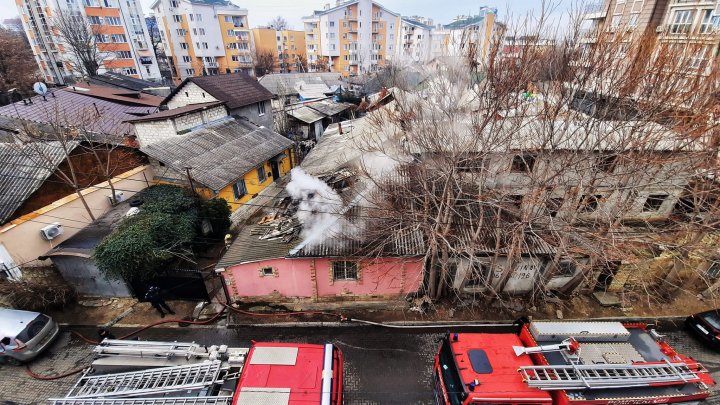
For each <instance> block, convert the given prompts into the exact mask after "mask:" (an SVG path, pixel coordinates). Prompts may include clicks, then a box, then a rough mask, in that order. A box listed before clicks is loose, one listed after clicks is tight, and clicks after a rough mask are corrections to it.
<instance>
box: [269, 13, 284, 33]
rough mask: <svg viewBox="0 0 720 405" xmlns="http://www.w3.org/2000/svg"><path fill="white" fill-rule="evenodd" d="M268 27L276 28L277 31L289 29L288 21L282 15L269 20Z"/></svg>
mask: <svg viewBox="0 0 720 405" xmlns="http://www.w3.org/2000/svg"><path fill="white" fill-rule="evenodd" d="M268 28H271V29H274V30H275V31H284V30H286V29H288V23H287V21H286V20H285V19H284V18H282V17H281V16H277V17H275V18H273V19H272V20H271V21H270V22H268Z"/></svg>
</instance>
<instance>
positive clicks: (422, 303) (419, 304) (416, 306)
mask: <svg viewBox="0 0 720 405" xmlns="http://www.w3.org/2000/svg"><path fill="white" fill-rule="evenodd" d="M411 305H412V306H411V307H410V311H416V312H420V313H421V314H425V313H427V312H428V310H429V309H430V307H431V305H432V300H431V299H430V297H428V296H427V295H423V296H422V297H420V298H415V299H414V300H412V304H411Z"/></svg>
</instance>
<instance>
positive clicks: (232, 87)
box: [165, 73, 273, 110]
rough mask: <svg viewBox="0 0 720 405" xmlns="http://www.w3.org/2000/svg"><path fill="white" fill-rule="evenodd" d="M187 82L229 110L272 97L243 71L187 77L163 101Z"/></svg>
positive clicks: (168, 98)
mask: <svg viewBox="0 0 720 405" xmlns="http://www.w3.org/2000/svg"><path fill="white" fill-rule="evenodd" d="M189 82H192V83H195V84H196V85H198V86H200V87H201V88H202V89H203V90H205V91H206V92H208V94H210V95H211V96H213V97H215V98H216V99H218V100H220V101H223V102H225V105H227V107H228V108H229V109H231V110H234V109H236V108H240V107H244V106H246V105H250V104H255V103H257V102H260V101H265V100H270V99H271V98H273V94H272V93H270V92H269V91H268V90H267V89H266V88H265V87H263V86H261V85H260V83H258V81H257V80H255V78H253V77H250V76H248V75H247V74H245V73H229V74H224V75H213V76H196V77H188V78H187V79H185V80H184V81H183V82H182V83H181V84H180V85H179V86H178V87H177V88H176V89H175V90H173V91H172V93H170V95H169V96H167V98H165V103H167V102H168V101H169V100H170V99H172V98H173V97H174V96H175V95H176V94H178V93H179V92H180V90H181V89H182V88H183V86H185V84H187V83H189Z"/></svg>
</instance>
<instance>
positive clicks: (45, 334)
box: [0, 308, 60, 364]
mask: <svg viewBox="0 0 720 405" xmlns="http://www.w3.org/2000/svg"><path fill="white" fill-rule="evenodd" d="M59 331H60V328H59V327H58V324H57V323H56V322H55V321H53V320H52V318H50V317H49V316H47V315H44V314H41V313H39V312H30V311H20V310H17V309H7V308H0V359H2V360H4V361H5V362H7V363H10V364H21V363H24V362H26V361H30V360H32V359H34V358H35V357H37V356H38V355H39V354H40V353H42V351H43V350H45V349H46V348H47V347H48V346H50V343H52V341H53V340H54V339H55V337H57V335H58V333H59Z"/></svg>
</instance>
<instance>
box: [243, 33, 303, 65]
mask: <svg viewBox="0 0 720 405" xmlns="http://www.w3.org/2000/svg"><path fill="white" fill-rule="evenodd" d="M252 35H253V41H254V42H255V51H256V52H257V54H258V55H259V54H260V53H261V52H270V53H272V54H273V55H274V56H275V64H274V66H273V72H276V73H277V72H280V73H290V72H305V71H306V70H307V48H306V46H305V31H293V30H282V31H276V30H274V29H272V28H263V27H260V28H253V30H252Z"/></svg>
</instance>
